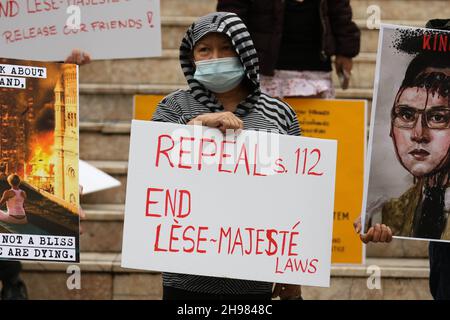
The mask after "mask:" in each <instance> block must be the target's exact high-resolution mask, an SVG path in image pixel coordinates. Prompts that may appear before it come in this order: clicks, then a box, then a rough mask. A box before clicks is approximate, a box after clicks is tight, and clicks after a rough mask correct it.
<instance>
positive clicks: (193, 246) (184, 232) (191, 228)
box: [183, 226, 195, 253]
mask: <svg viewBox="0 0 450 320" xmlns="http://www.w3.org/2000/svg"><path fill="white" fill-rule="evenodd" d="M189 230H192V231H195V228H194V227H193V226H188V227H186V229H184V231H183V241H188V242H191V243H192V247H190V248H189V249H187V248H186V247H184V249H183V251H184V252H187V253H192V252H194V249H195V241H194V239H192V238H190V237H188V236H187V235H186V233H187V232H188V231H189Z"/></svg>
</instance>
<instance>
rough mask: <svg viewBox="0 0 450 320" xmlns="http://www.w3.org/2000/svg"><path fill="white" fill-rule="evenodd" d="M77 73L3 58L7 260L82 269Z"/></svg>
mask: <svg viewBox="0 0 450 320" xmlns="http://www.w3.org/2000/svg"><path fill="white" fill-rule="evenodd" d="M77 68H78V67H77V66H76V65H72V64H58V63H44V62H33V61H21V60H11V59H1V58H0V197H1V198H0V259H6V260H10V259H14V260H47V261H48V260H50V261H66V262H68V261H73V262H77V261H79V250H78V243H79V215H78V208H79V205H78V203H79V185H78V153H79V152H78V150H79V149H78V136H79V134H78V69H77Z"/></svg>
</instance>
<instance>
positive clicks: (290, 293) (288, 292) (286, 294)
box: [272, 283, 302, 300]
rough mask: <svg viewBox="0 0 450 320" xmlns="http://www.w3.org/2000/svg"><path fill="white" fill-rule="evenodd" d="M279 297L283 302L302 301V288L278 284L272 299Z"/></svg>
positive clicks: (294, 285)
mask: <svg viewBox="0 0 450 320" xmlns="http://www.w3.org/2000/svg"><path fill="white" fill-rule="evenodd" d="M277 297H280V299H281V300H302V287H301V286H299V285H296V284H284V283H277V284H275V288H274V289H273V293H272V298H277Z"/></svg>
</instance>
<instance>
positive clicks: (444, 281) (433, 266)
mask: <svg viewBox="0 0 450 320" xmlns="http://www.w3.org/2000/svg"><path fill="white" fill-rule="evenodd" d="M429 258H430V292H431V295H432V296H433V298H434V299H435V300H450V244H449V243H443V242H433V241H432V242H430V245H429Z"/></svg>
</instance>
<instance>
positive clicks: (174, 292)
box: [163, 286, 272, 301]
mask: <svg viewBox="0 0 450 320" xmlns="http://www.w3.org/2000/svg"><path fill="white" fill-rule="evenodd" d="M271 297H272V293H271V292H270V293H266V294H264V293H263V294H210V293H199V292H193V291H188V290H182V289H177V288H173V287H167V286H164V287H163V300H172V301H174V300H191V301H192V300H211V301H220V300H260V301H270V300H271Z"/></svg>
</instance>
